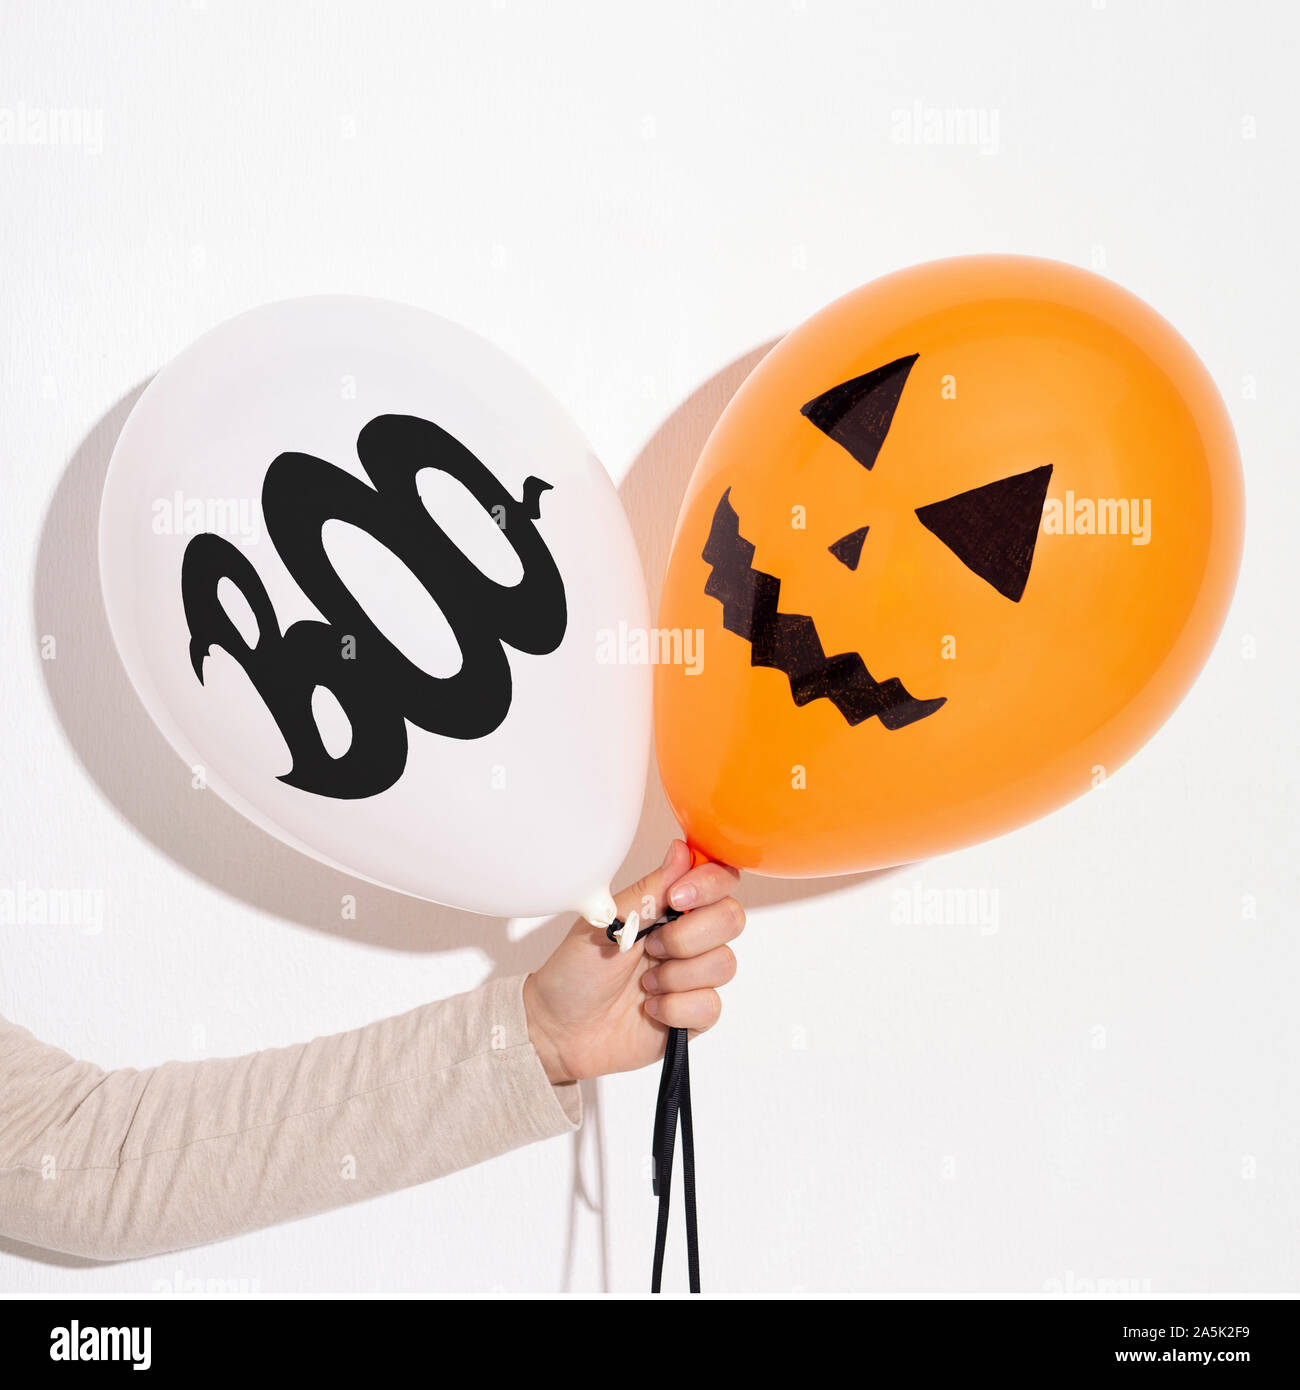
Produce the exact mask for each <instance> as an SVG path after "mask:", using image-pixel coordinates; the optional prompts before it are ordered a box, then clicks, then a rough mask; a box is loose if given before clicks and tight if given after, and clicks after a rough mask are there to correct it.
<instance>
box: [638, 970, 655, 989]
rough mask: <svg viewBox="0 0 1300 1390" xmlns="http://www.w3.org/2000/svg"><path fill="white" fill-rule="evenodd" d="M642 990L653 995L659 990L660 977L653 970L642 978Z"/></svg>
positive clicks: (648, 971)
mask: <svg viewBox="0 0 1300 1390" xmlns="http://www.w3.org/2000/svg"><path fill="white" fill-rule="evenodd" d="M641 988H642V989H643V990H645V992H646V993H647V994H653V993H654V992H655V990H657V989H658V988H659V977H658V975H656V974H655V972H654V971H653V970H647V971H646V972H645V974H644V975H642V976H641Z"/></svg>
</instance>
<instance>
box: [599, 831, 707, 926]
mask: <svg viewBox="0 0 1300 1390" xmlns="http://www.w3.org/2000/svg"><path fill="white" fill-rule="evenodd" d="M690 866H691V852H690V850H689V849H687V848H686V843H685V841H683V840H674V841H673V842H672V844H670V845H669V846H668V853H667V854H666V855H664V862H663V863H662V864H660V866H659V867H658V868H657V869H653V870H651V872H650V873H648V874H646V876H645V877H644V878H642V879H639V880H638V881H637V882H636V883H634V884H632V886H631V887H630V888H624V889H623V891H622V892H621V893H619V894H618V895H617V896H616V897H615V899H614V905H615V907H617V908H618V915H619V917H620V918H622V920H623V921H625V922H626V921H627V918H628V914H629V913H630V912H636V913H639V914H640V916H641V921H642V923H643V924H648V923H650V922H654V921H657V920H658V918H659V917H660V915H661V914H662V911H663V905H664V903H666V902H667V900H668V897H667V895H668V888H669V885H670V884H673V883H675V882H676V881H677V880H678V879H679V878H681V876H682V875H683V874H684V873H685V872H686V871H687V869H689V868H690Z"/></svg>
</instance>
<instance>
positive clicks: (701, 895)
mask: <svg viewBox="0 0 1300 1390" xmlns="http://www.w3.org/2000/svg"><path fill="white" fill-rule="evenodd" d="M739 878H740V874H739V873H738V872H737V871H736V870H735V869H732V868H728V866H727V865H726V864H701V865H699V867H698V868H694V869H692V870H691V871H690V873H687V874H683V875H681V877H680V878H678V879H677V881H676V882H675V883H674V884H673V885H672V889H671V891H670V892H669V894H668V902H669V905H670V906H672V907H675V908H676V909H677V910H678V912H688V911H690V909H691V908H695V907H707V906H708V905H709V903H716V902H717V901H718V899H719V898H725V897H726V896H727V894H728V893H731V892H734V891H735V887H736V882H737V880H738V879H739Z"/></svg>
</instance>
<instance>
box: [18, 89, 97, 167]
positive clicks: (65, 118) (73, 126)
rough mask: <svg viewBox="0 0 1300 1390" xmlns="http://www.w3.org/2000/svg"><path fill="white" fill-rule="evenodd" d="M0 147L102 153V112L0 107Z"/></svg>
mask: <svg viewBox="0 0 1300 1390" xmlns="http://www.w3.org/2000/svg"><path fill="white" fill-rule="evenodd" d="M0 145H31V146H37V147H49V146H62V147H66V148H72V149H81V150H84V151H85V152H86V153H87V154H94V155H98V154H102V153H103V152H104V112H103V110H102V109H100V108H99V107H85V106H28V105H27V103H26V102H25V101H20V102H18V103H17V104H16V105H14V106H0Z"/></svg>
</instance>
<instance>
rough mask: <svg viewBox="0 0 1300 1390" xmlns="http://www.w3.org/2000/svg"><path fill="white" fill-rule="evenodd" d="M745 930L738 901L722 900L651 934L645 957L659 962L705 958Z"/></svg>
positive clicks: (732, 899) (648, 937)
mask: <svg viewBox="0 0 1300 1390" xmlns="http://www.w3.org/2000/svg"><path fill="white" fill-rule="evenodd" d="M744 930H745V909H744V908H743V907H741V905H740V904H739V903H738V902H737V901H736V900H735V898H723V899H722V901H721V902H717V903H710V904H709V906H708V907H697V908H696V909H695V911H694V912H688V913H687V914H686V915H685V916H684V917H679V918H678V919H677V920H676V921H675V922H669V923H668V924H667V925H666V926H663V927H660V928H659V930H658V931H655V932H651V933H650V935H649V936H647V937H646V939H645V949H646V955H648V956H654V957H655V958H656V959H657V960H664V959H666V958H668V957H671V956H676V957H679V958H682V957H686V956H702V955H703V954H704V953H705V952H706V951H712V950H713V949H714V947H716V946H725V945H726V943H727V942H728V941H734V940H735V939H736V938H737V937H738V936H739V935H740V933H741V932H742V931H744Z"/></svg>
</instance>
